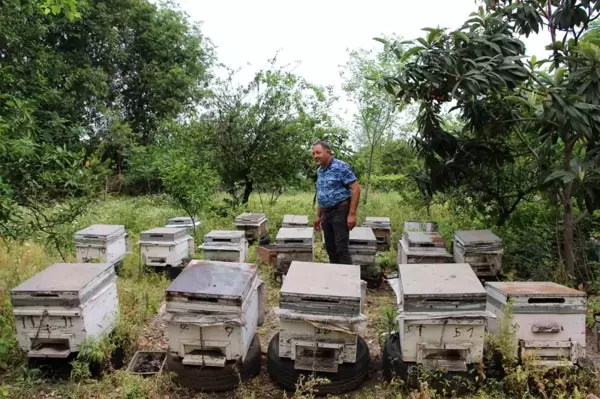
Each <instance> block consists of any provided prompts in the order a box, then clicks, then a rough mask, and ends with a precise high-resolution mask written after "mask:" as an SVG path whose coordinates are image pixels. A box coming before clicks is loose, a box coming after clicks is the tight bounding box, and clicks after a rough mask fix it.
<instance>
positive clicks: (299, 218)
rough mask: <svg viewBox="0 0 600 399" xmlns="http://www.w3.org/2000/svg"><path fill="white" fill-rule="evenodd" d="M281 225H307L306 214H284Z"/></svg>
mask: <svg viewBox="0 0 600 399" xmlns="http://www.w3.org/2000/svg"><path fill="white" fill-rule="evenodd" d="M281 227H308V216H306V215H284V216H283V222H282V224H281Z"/></svg>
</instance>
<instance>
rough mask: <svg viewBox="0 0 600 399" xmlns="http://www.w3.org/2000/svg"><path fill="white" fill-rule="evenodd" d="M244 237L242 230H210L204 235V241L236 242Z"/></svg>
mask: <svg viewBox="0 0 600 399" xmlns="http://www.w3.org/2000/svg"><path fill="white" fill-rule="evenodd" d="M243 239H245V233H244V232H243V231H242V230H211V231H209V232H208V234H206V235H205V236H204V242H207V243H208V242H232V243H238V242H241V241H242V240H243Z"/></svg>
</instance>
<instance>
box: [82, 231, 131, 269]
mask: <svg viewBox="0 0 600 399" xmlns="http://www.w3.org/2000/svg"><path fill="white" fill-rule="evenodd" d="M126 236H127V234H126V232H125V226H122V225H108V224H94V225H91V226H89V227H87V228H85V229H83V230H80V231H78V232H77V233H75V234H74V237H73V238H74V240H75V250H76V255H75V256H76V259H77V262H79V263H86V262H89V261H91V260H94V259H97V260H99V261H100V262H102V263H111V264H113V265H114V264H115V263H118V262H121V261H122V260H123V259H124V258H125V254H126V253H127V244H126Z"/></svg>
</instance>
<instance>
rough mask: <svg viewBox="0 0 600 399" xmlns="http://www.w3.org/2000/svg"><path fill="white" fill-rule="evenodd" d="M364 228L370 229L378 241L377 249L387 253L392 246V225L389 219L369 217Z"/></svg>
mask: <svg viewBox="0 0 600 399" xmlns="http://www.w3.org/2000/svg"><path fill="white" fill-rule="evenodd" d="M363 227H370V228H371V229H372V230H373V234H375V238H376V239H377V249H378V250H380V251H387V250H389V249H390V246H391V243H392V241H391V233H392V223H391V221H390V218H388V217H374V216H369V217H367V218H366V219H365V222H364V223H363Z"/></svg>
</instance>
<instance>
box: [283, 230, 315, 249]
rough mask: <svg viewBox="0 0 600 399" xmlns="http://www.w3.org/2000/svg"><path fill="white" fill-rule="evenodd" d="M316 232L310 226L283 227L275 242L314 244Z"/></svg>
mask: <svg viewBox="0 0 600 399" xmlns="http://www.w3.org/2000/svg"><path fill="white" fill-rule="evenodd" d="M314 238H315V232H314V230H313V229H312V228H310V227H282V228H280V229H279V231H278V232H277V237H275V242H276V243H277V244H280V245H312V244H313V241H314Z"/></svg>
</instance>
